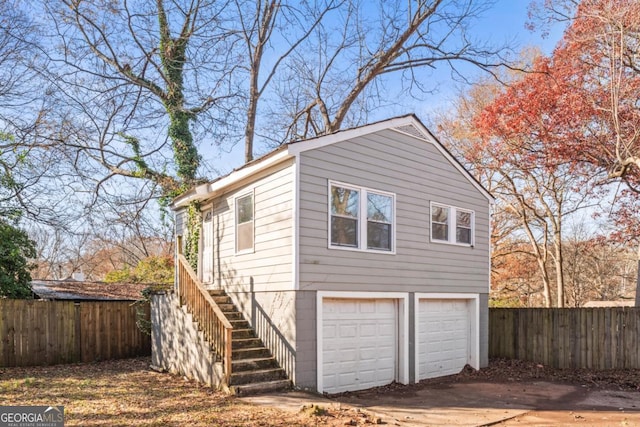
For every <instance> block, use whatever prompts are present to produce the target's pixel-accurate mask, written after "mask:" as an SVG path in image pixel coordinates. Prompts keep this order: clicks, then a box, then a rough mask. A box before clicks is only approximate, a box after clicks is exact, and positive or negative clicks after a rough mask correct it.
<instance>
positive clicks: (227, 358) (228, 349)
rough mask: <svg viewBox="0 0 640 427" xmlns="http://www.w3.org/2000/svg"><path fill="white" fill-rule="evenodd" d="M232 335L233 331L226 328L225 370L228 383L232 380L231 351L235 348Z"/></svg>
mask: <svg viewBox="0 0 640 427" xmlns="http://www.w3.org/2000/svg"><path fill="white" fill-rule="evenodd" d="M232 335H233V332H232V330H231V329H229V328H225V340H224V341H225V344H226V345H225V349H224V370H225V374H226V381H227V384H229V382H230V381H231V354H232V353H231V352H232V350H233V346H232V341H231V339H232Z"/></svg>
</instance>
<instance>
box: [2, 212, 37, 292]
mask: <svg viewBox="0 0 640 427" xmlns="http://www.w3.org/2000/svg"><path fill="white" fill-rule="evenodd" d="M35 257H36V247H35V243H34V242H33V240H31V239H29V236H28V235H27V233H25V232H24V231H23V230H20V229H19V228H17V227H14V226H13V225H11V224H9V223H7V222H6V221H5V220H3V219H0V297H8V298H23V299H25V298H31V297H32V293H31V284H30V283H31V273H30V270H31V269H32V268H33V266H32V265H31V264H30V263H29V258H35Z"/></svg>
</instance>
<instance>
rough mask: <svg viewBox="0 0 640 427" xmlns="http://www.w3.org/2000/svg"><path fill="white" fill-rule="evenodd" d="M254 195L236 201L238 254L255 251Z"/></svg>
mask: <svg viewBox="0 0 640 427" xmlns="http://www.w3.org/2000/svg"><path fill="white" fill-rule="evenodd" d="M253 212H254V211H253V193H251V194H247V195H244V196H241V197H238V198H237V199H236V253H242V252H251V251H253V240H254V239H253V237H254V236H253V234H254V227H253Z"/></svg>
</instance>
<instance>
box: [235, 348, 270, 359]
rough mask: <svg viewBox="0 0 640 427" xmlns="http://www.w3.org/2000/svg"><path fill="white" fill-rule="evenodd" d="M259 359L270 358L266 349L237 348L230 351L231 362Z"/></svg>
mask: <svg viewBox="0 0 640 427" xmlns="http://www.w3.org/2000/svg"><path fill="white" fill-rule="evenodd" d="M260 357H271V352H270V351H269V349H268V348H266V347H254V348H239V349H237V350H232V351H231V359H232V360H246V359H257V358H260Z"/></svg>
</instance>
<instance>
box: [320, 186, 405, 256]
mask: <svg viewBox="0 0 640 427" xmlns="http://www.w3.org/2000/svg"><path fill="white" fill-rule="evenodd" d="M329 189H330V191H329V216H330V218H329V222H330V227H329V228H330V230H329V247H331V248H341V249H356V250H370V251H385V252H393V251H394V250H395V248H394V236H395V225H394V217H395V195H394V194H392V193H387V192H383V191H377V190H371V189H368V188H364V187H356V186H351V185H347V184H339V183H333V182H332V183H330V184H329Z"/></svg>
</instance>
